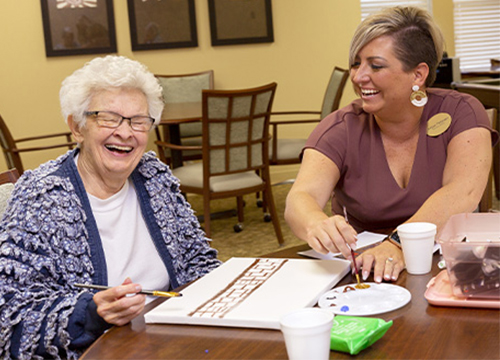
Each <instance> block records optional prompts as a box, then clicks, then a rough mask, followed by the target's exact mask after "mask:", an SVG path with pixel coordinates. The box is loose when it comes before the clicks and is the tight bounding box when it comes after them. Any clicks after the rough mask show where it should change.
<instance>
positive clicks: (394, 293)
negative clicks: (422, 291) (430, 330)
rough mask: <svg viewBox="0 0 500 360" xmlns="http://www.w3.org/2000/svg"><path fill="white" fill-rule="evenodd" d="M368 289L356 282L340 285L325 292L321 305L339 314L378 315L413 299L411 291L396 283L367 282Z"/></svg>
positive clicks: (320, 300) (321, 298) (320, 301)
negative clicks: (360, 286)
mask: <svg viewBox="0 0 500 360" xmlns="http://www.w3.org/2000/svg"><path fill="white" fill-rule="evenodd" d="M366 284H369V285H370V287H369V288H366V289H358V288H356V284H350V285H344V286H339V287H337V288H335V289H333V290H330V291H328V292H326V293H325V294H323V295H322V296H321V297H320V299H319V301H318V305H319V307H321V308H323V309H328V310H330V311H331V312H333V313H335V314H338V315H352V316H364V315H376V314H382V313H386V312H389V311H393V310H396V309H399V308H401V307H403V306H405V305H406V304H408V303H409V302H410V300H411V293H410V292H409V291H408V290H406V289H405V288H403V287H401V286H398V285H394V284H384V283H382V284H377V283H366Z"/></svg>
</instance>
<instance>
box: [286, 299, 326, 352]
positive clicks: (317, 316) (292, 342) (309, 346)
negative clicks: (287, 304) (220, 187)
mask: <svg viewBox="0 0 500 360" xmlns="http://www.w3.org/2000/svg"><path fill="white" fill-rule="evenodd" d="M333 316H334V315H333V313H332V312H330V311H328V310H324V309H320V308H305V309H300V310H295V311H292V312H290V313H288V314H285V315H283V316H282V317H281V319H280V326H281V331H282V332H283V335H284V337H285V345H286V351H287V353H288V358H289V359H290V360H311V359H315V360H323V359H328V358H329V357H330V332H331V329H332V325H333Z"/></svg>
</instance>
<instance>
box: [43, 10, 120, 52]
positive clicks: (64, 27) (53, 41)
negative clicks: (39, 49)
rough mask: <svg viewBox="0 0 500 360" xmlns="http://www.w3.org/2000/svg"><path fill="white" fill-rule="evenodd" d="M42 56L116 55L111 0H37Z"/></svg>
mask: <svg viewBox="0 0 500 360" xmlns="http://www.w3.org/2000/svg"><path fill="white" fill-rule="evenodd" d="M40 2H41V6H42V22H43V33H44V38H45V53H46V56H47V57H51V56H69V55H85V54H104V53H116V51H117V48H116V32H115V20H114V10H113V0H80V1H74V0H40Z"/></svg>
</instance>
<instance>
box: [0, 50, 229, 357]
mask: <svg viewBox="0 0 500 360" xmlns="http://www.w3.org/2000/svg"><path fill="white" fill-rule="evenodd" d="M161 94H162V90H161V87H160V85H159V84H158V82H157V81H156V78H155V77H154V76H153V74H151V73H150V72H148V71H147V70H146V68H145V67H144V66H143V65H141V64H140V63H138V62H136V61H132V60H129V59H127V58H124V57H118V56H107V57H105V58H96V59H94V60H92V61H91V62H89V63H88V64H86V65H85V66H84V67H83V68H81V69H79V70H77V71H75V72H74V73H73V74H72V75H71V76H69V77H68V78H66V79H65V80H64V82H63V84H62V88H61V92H60V99H61V107H62V113H63V115H64V118H65V119H66V121H67V123H68V125H69V127H70V129H71V131H72V133H73V135H74V138H75V139H76V140H77V142H78V144H79V146H78V148H77V149H75V150H72V151H69V152H68V153H66V154H65V155H63V156H61V157H59V158H58V159H57V160H55V161H49V162H47V163H46V164H43V165H41V166H40V167H39V168H37V169H36V170H33V171H26V172H25V173H24V175H23V176H22V177H21V178H20V179H19V180H18V182H17V184H16V188H15V190H14V192H13V195H12V199H11V201H10V205H9V207H8V209H7V211H6V214H5V216H4V218H3V220H2V222H1V225H0V244H1V247H0V249H1V251H0V253H1V254H0V256H1V257H0V319H1V320H0V324H1V331H0V343H1V346H0V357H1V358H10V357H13V358H36V357H38V356H39V357H43V358H47V357H54V358H77V357H78V355H79V352H80V351H81V350H82V349H83V348H85V347H87V346H88V345H89V344H91V343H92V342H93V341H94V340H95V339H96V338H97V337H98V336H99V335H101V334H102V333H103V332H104V331H105V330H106V329H107V328H109V327H110V326H112V325H123V324H126V323H128V322H129V321H130V320H132V319H133V318H135V317H136V316H137V315H138V314H139V313H140V312H141V311H142V310H143V308H144V305H145V302H146V297H145V296H144V295H139V294H137V293H138V292H139V291H140V290H141V289H142V288H144V289H157V290H167V289H171V288H175V287H178V286H180V285H183V284H186V283H188V282H190V281H192V280H194V279H196V278H199V277H201V276H203V275H205V274H207V273H208V272H210V271H211V270H212V269H214V268H216V267H217V266H219V265H220V262H219V261H218V260H217V259H216V251H215V250H213V249H211V248H210V247H209V245H208V243H207V240H208V239H206V238H205V237H204V233H203V231H202V230H201V228H200V225H199V223H198V221H197V218H196V216H195V215H194V214H193V211H192V210H191V208H190V206H189V204H188V203H187V202H186V201H185V199H184V198H183V196H182V195H181V193H180V192H179V183H178V181H177V179H176V178H174V177H173V176H172V174H171V172H170V170H169V168H168V167H167V166H166V165H164V164H163V163H161V162H160V161H159V160H158V159H157V158H156V157H155V155H154V153H146V154H145V149H146V145H147V143H148V137H149V134H150V132H151V129H152V128H153V126H154V125H155V124H157V123H158V121H159V119H160V115H161V112H162V110H163V102H162V98H161V96H162V95H161ZM75 283H86V284H99V285H109V286H111V288H110V289H109V290H104V291H99V292H97V293H92V292H90V291H88V290H82V289H79V288H76V287H74V284H75Z"/></svg>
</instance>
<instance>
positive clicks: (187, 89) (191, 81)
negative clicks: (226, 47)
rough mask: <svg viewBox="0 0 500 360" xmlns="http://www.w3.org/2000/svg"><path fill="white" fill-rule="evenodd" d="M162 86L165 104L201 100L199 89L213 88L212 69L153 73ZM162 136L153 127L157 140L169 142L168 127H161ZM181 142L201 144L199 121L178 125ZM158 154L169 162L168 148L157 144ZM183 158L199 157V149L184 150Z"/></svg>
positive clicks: (194, 144) (184, 143) (195, 158)
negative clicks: (176, 73)
mask: <svg viewBox="0 0 500 360" xmlns="http://www.w3.org/2000/svg"><path fill="white" fill-rule="evenodd" d="M155 76H156V78H157V79H158V81H159V82H160V85H161V86H162V88H163V100H164V102H165V106H168V104H171V103H190V102H201V91H202V90H205V89H213V88H214V71H213V70H207V71H202V72H196V73H189V74H180V75H158V74H157V75H155ZM163 130H164V131H163V136H162V134H161V131H160V129H159V127H156V128H155V131H156V138H157V140H158V141H167V142H169V128H168V126H164V127H163ZM179 131H180V137H181V144H183V145H188V146H201V122H192V123H187V124H181V125H179ZM158 155H159V157H160V159H161V160H162V161H163V162H165V163H170V151H169V149H166V148H162V147H160V146H158ZM182 158H183V160H198V159H201V152H200V151H199V150H185V151H183V153H182Z"/></svg>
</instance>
